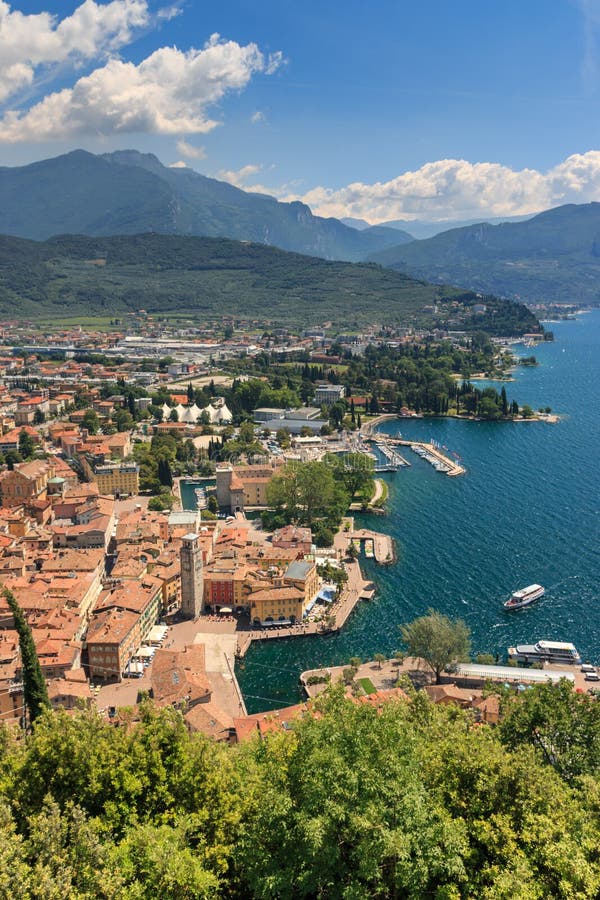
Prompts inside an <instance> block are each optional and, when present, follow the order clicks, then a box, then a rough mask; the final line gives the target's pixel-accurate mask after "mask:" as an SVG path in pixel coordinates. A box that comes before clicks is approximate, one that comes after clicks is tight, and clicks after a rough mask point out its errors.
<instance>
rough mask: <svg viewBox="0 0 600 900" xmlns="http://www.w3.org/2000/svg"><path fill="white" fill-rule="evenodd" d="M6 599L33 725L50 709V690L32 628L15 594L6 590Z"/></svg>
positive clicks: (24, 697)
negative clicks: (17, 645) (13, 626)
mask: <svg viewBox="0 0 600 900" xmlns="http://www.w3.org/2000/svg"><path fill="white" fill-rule="evenodd" d="M3 593H4V597H5V598H6V602H7V603H8V606H9V608H10V611H11V613H12V616H13V619H14V623H15V630H16V632H17V634H18V635H19V651H20V654H21V671H22V678H23V702H24V704H25V707H26V709H27V712H28V713H29V721H30V723H31V724H32V725H33V723H34V722H35V720H36V719H37V718H38V716H39V715H41V713H42V712H43V711H44V709H48V708H49V706H50V701H49V699H48V688H47V687H46V682H45V680H44V676H43V675H42V670H41V667H40V661H39V659H38V655H37V652H36V649H35V644H34V642H33V636H32V634H31V628H30V627H29V625H28V623H27V620H26V618H25V616H24V615H23V611H22V609H21V607H20V606H19V604H18V603H17V600H16V598H15V596H14V594H12V593H11V591H9V590H8V588H4V591H3Z"/></svg>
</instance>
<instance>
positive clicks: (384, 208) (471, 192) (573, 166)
mask: <svg viewBox="0 0 600 900" xmlns="http://www.w3.org/2000/svg"><path fill="white" fill-rule="evenodd" d="M248 189H249V188H248ZM265 190H267V189H265ZM269 190H270V193H272V194H274V195H276V196H277V197H278V198H279V199H281V200H288V201H289V200H302V201H303V202H304V203H307V204H308V205H309V206H310V207H311V209H312V210H313V212H315V213H317V214H318V215H322V216H336V217H338V218H340V217H342V216H353V217H356V218H361V219H366V220H367V221H369V222H384V221H386V220H390V219H427V220H430V221H444V220H447V219H450V220H451V219H472V218H478V217H479V216H481V217H483V216H514V215H526V214H529V213H535V212H538V211H539V210H542V209H547V208H549V207H551V206H559V205H561V204H563V203H587V202H589V201H591V200H600V151H599V150H589V151H588V152H587V153H581V154H580V153H577V154H574V155H572V156H569V157H568V158H567V159H565V160H564V161H563V162H561V163H560V164H558V165H556V166H554V167H553V168H552V169H550V170H549V171H548V172H545V173H544V172H540V171H537V170H536V169H520V170H514V169H511V168H510V167H508V166H503V165H501V164H499V163H490V162H484V163H471V162H467V161H466V160H464V159H442V160H438V161H437V162H430V163H427V164H426V165H424V166H422V167H421V168H420V169H417V170H415V171H409V172H404V173H402V174H401V175H399V176H398V177H397V178H393V179H392V180H391V181H386V182H375V183H374V184H364V183H362V182H354V183H352V184H349V185H347V186H346V187H342V188H339V189H332V188H327V187H315V188H312V189H311V190H309V191H307V192H306V193H304V194H299V193H296V192H294V193H291V192H289V191H285V189H283V188H280V189H277V188H271V189H269Z"/></svg>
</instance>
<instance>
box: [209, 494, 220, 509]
mask: <svg viewBox="0 0 600 900" xmlns="http://www.w3.org/2000/svg"><path fill="white" fill-rule="evenodd" d="M208 511H209V512H211V513H218V512H219V504H218V502H217V498H216V497H215V495H214V494H211V495H210V497H209V498H208Z"/></svg>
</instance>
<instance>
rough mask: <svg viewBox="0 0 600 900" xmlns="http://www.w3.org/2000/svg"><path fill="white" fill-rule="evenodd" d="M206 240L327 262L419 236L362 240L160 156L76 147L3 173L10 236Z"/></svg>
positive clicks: (372, 235) (374, 235)
mask: <svg viewBox="0 0 600 900" xmlns="http://www.w3.org/2000/svg"><path fill="white" fill-rule="evenodd" d="M146 231H152V232H158V233H161V234H180V235H203V236H208V237H229V238H234V239H236V240H250V241H254V242H257V243H262V244H268V245H272V246H275V247H281V248H283V249H284V250H293V251H296V252H298V253H307V254H310V255H313V256H321V257H323V258H325V259H346V260H355V261H356V260H361V259H364V258H365V257H366V256H367V255H368V254H369V253H372V252H374V251H376V250H379V249H381V248H383V247H389V246H392V245H393V244H399V243H401V242H402V241H403V240H407V241H408V240H411V239H412V238H411V236H410V235H408V234H405V233H404V232H402V231H397V230H395V229H393V228H385V227H377V228H374V229H370V230H369V231H368V232H367V233H365V234H362V233H361V232H359V231H357V230H356V229H354V228H349V227H348V226H347V225H343V224H342V223H341V222H339V221H338V220H337V219H323V218H320V217H319V216H313V214H312V212H311V211H310V209H309V208H308V206H305V205H304V204H303V203H279V202H278V201H277V200H275V199H274V198H273V197H267V196H265V195H262V194H254V193H249V192H246V191H242V190H240V189H239V188H237V187H234V186H233V185H231V184H227V183H226V182H223V181H217V180H216V179H214V178H206V177H205V176H204V175H200V174H198V173H197V172H194V171H193V170H192V169H179V168H176V169H172V168H168V167H166V166H163V165H162V164H161V163H160V162H159V160H158V159H157V158H156V157H155V156H153V155H152V154H142V153H138V152H137V151H135V150H123V151H118V152H115V153H107V154H104V155H103V156H95V155H94V154H92V153H87V152H85V151H83V150H76V151H74V152H72V153H67V154H65V155H63V156H58V157H56V158H54V159H46V160H42V161H41V162H36V163H33V164H31V165H28V166H21V167H16V168H8V167H3V168H0V233H1V234H12V235H16V236H18V237H25V238H31V239H33V240H45V239H46V238H49V237H52V236H53V235H57V234H87V235H111V234H140V233H142V232H146Z"/></svg>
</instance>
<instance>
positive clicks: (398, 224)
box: [340, 216, 531, 243]
mask: <svg viewBox="0 0 600 900" xmlns="http://www.w3.org/2000/svg"><path fill="white" fill-rule="evenodd" d="M526 219H531V216H492V217H489V216H482V217H481V218H479V219H446V220H445V221H444V222H428V221H425V219H390V220H389V221H386V222H380V223H379V225H371V224H369V222H367V221H366V219H355V218H352V217H350V216H345V217H342V218H341V219H340V222H343V223H344V225H349V226H350V227H351V228H356V229H357V230H358V231H364V230H365V229H369V228H394V229H396V231H404V232H405V233H409V234H410V236H411V237H413V238H414V239H415V240H423V239H425V238H430V237H434V236H435V235H436V234H441V232H442V231H449V230H450V229H451V228H465V227H466V226H467V225H480V224H481V223H483V222H487V224H488V225H500V224H501V223H502V222H524V221H525V220H526ZM398 243H400V241H399V242H398Z"/></svg>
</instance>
